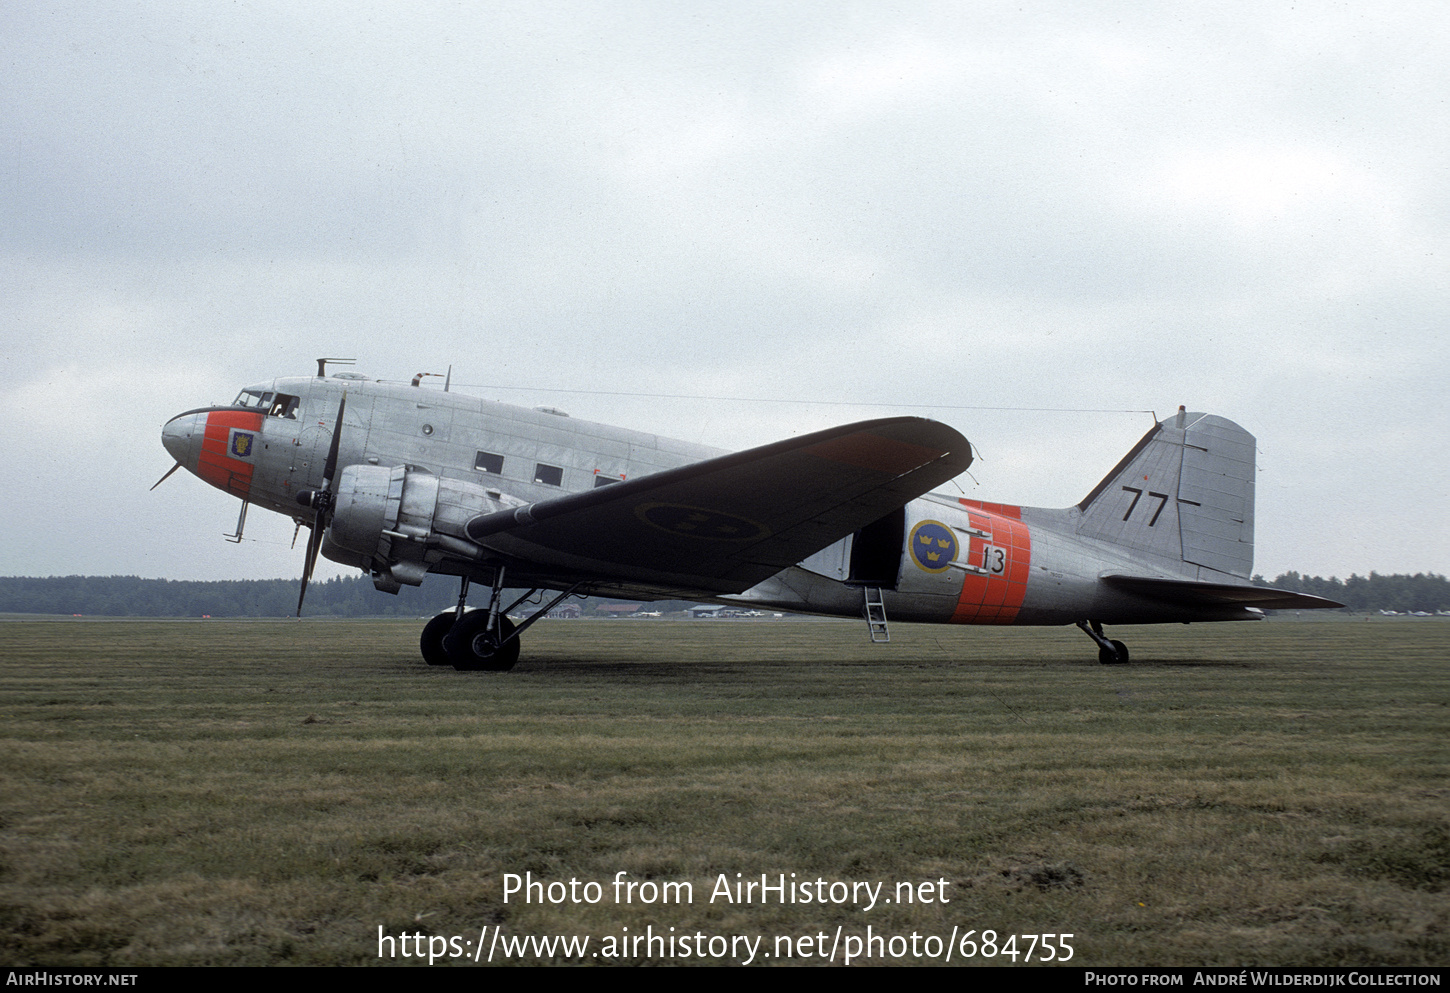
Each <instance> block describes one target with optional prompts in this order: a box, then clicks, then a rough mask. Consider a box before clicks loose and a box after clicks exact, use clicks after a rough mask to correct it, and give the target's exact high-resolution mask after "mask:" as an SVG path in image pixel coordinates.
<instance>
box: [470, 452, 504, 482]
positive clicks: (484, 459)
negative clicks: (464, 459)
mask: <svg viewBox="0 0 1450 993" xmlns="http://www.w3.org/2000/svg"><path fill="white" fill-rule="evenodd" d="M473 467H474V468H475V469H477V470H478V471H479V472H491V473H493V474H494V475H495V476H498V475H502V473H503V456H502V455H495V454H493V452H479V453H478V454H477V455H476V456H474V458H473Z"/></svg>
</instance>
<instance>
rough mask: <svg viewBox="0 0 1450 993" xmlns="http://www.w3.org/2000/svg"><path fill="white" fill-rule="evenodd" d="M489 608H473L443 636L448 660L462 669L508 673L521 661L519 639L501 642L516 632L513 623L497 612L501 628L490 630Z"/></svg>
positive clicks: (461, 670)
mask: <svg viewBox="0 0 1450 993" xmlns="http://www.w3.org/2000/svg"><path fill="white" fill-rule="evenodd" d="M487 627H488V611H486V610H474V611H470V612H468V613H467V614H464V615H463V620H461V621H459V622H458V623H457V624H455V625H453V628H452V630H450V631H449V632H448V634H447V636H446V637H445V638H444V639H443V650H444V651H445V652H446V653H447V654H448V661H449V662H450V663H451V664H452V665H453V668H455V669H457V670H459V671H460V672H479V671H483V672H508V671H509V670H510V669H512V668H513V667H514V663H516V662H518V660H519V640H518V639H517V638H514V639H513V640H512V641H509V642H507V643H506V644H503V646H502V647H500V642H503V640H504V639H505V638H507V637H508V636H509V635H511V634H513V631H514V624H513V621H511V620H509V619H508V618H507V617H505V616H504V615H503V614H499V615H498V630H497V631H488V630H486V628H487Z"/></svg>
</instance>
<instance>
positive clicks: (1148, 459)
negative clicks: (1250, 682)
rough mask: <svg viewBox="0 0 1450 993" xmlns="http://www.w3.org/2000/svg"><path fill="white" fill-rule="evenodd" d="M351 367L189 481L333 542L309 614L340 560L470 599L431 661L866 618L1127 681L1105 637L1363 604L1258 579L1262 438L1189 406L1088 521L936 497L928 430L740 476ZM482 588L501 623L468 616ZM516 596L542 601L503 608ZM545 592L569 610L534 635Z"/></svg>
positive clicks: (458, 662) (221, 418)
mask: <svg viewBox="0 0 1450 993" xmlns="http://www.w3.org/2000/svg"><path fill="white" fill-rule="evenodd" d="M345 361H348V360H338V359H319V360H318V366H317V375H316V376H315V377H313V378H301V377H299V378H292V379H275V380H272V381H271V382H267V383H259V384H257V385H255V386H248V387H246V388H245V389H243V390H242V391H241V393H240V394H239V395H238V396H237V399H236V401H235V402H233V403H232V404H230V405H227V406H224V407H203V408H200V409H197V410H189V411H187V412H185V413H183V414H178V415H177V416H176V417H173V418H172V419H171V420H170V421H168V422H167V424H166V426H165V427H164V428H163V430H162V433H161V440H162V444H164V445H165V446H166V450H167V451H168V452H170V453H171V455H172V457H173V458H175V459H176V462H177V465H176V466H173V467H172V468H171V470H169V471H168V472H167V474H166V476H169V475H170V474H171V473H172V472H175V471H176V469H177V468H185V469H186V470H187V471H189V472H191V473H193V474H195V475H197V476H200V477H201V478H202V479H203V480H205V481H206V482H208V483H210V484H211V485H213V486H215V487H217V488H218V489H222V490H225V491H226V492H228V493H231V494H232V495H234V496H236V497H238V498H240V499H241V501H242V507H241V515H240V516H239V518H238V521H237V533H236V534H235V535H231V536H229V537H231V538H233V539H234V540H240V538H241V533H242V528H243V526H244V524H245V521H246V512H247V508H248V507H249V506H251V505H256V506H260V507H263V508H265V509H267V510H271V511H275V512H276V513H279V514H285V515H286V516H288V517H291V518H293V519H294V520H295V521H296V522H297V525H298V527H299V528H301V527H302V526H304V525H305V526H306V527H308V528H309V529H310V530H311V537H310V538H309V540H308V542H307V551H306V558H305V560H304V565H303V571H302V589H301V593H300V594H299V596H298V598H297V612H298V614H299V615H300V614H301V612H302V601H303V597H305V596H306V593H307V582H308V579H309V578H310V577H311V575H312V570H313V567H314V565H315V564H316V561H317V555H318V553H319V552H321V554H323V555H325V556H327V557H328V558H329V559H331V560H332V561H334V562H340V563H343V564H345V565H352V566H357V567H358V568H360V569H362V570H363V571H365V572H367V573H368V574H369V575H370V576H371V577H372V579H373V583H374V584H375V585H376V586H377V588H378V589H380V590H383V591H386V592H389V593H397V592H398V590H399V589H401V588H402V585H403V584H405V583H406V584H409V585H412V586H417V585H419V584H421V583H422V581H423V577H424V576H425V575H427V574H428V573H430V572H434V573H442V574H445V575H450V576H457V577H459V578H460V580H461V583H460V590H459V594H458V605H457V607H456V608H455V609H450V610H447V611H445V612H443V613H441V614H439V615H438V616H437V617H435V618H433V619H432V620H431V621H429V622H428V624H427V625H426V626H425V627H424V628H423V635H422V652H423V658H424V659H425V660H426V661H427V662H428V663H429V664H430V665H452V666H453V667H454V668H456V669H463V670H477V669H486V670H495V671H502V670H507V669H510V668H512V667H513V665H514V663H515V661H517V659H518V656H519V635H520V634H521V633H522V632H523V630H524V629H525V628H527V627H529V626H530V625H531V624H533V623H534V622H535V621H536V620H538V619H539V618H540V617H542V616H544V614H546V613H547V612H548V611H549V610H550V609H552V608H553V607H554V606H555V605H556V604H557V603H559V602H560V601H561V600H563V599H564V598H566V597H568V596H570V595H573V594H603V595H608V596H617V597H626V598H630V599H636V600H660V599H696V600H707V601H714V602H717V603H729V604H737V605H744V606H746V607H750V608H759V607H770V608H775V609H782V610H789V611H800V612H805V613H813V614H830V615H838V616H845V617H862V616H864V617H865V619H866V622H867V627H868V631H869V634H870V637H871V639H872V640H873V641H886V640H888V639H889V634H888V628H887V615H888V613H889V614H890V616H891V617H892V618H893V619H896V620H900V621H916V622H928V623H948V624H1037V625H1045V624H1076V625H1077V626H1078V627H1080V628H1082V630H1083V632H1084V633H1085V634H1087V636H1088V637H1089V638H1091V639H1092V640H1093V641H1094V642H1095V643H1096V644H1097V646H1098V660H1099V661H1100V662H1103V663H1104V664H1113V663H1123V662H1127V661H1128V649H1127V648H1126V646H1124V644H1123V643H1122V642H1121V641H1114V640H1111V639H1109V638H1108V637H1107V636H1106V635H1105V634H1104V633H1103V625H1104V624H1152V623H1167V622H1183V623H1187V622H1191V621H1237V620H1253V619H1256V618H1260V617H1262V616H1263V614H1262V609H1264V608H1270V609H1286V608H1319V607H1339V606H1342V605H1341V604H1337V603H1335V602H1333V601H1331V600H1324V599H1321V598H1319V597H1313V596H1307V595H1304V594H1299V593H1286V592H1284V591H1281V590H1275V589H1268V588H1265V587H1259V586H1254V585H1253V584H1252V583H1251V582H1250V581H1249V578H1248V577H1249V575H1250V570H1251V568H1252V566H1253V554H1254V472H1255V469H1254V438H1253V436H1252V435H1250V434H1249V433H1248V432H1247V431H1245V430H1244V429H1243V428H1241V427H1239V426H1238V425H1237V424H1234V423H1233V422H1232V421H1228V420H1225V419H1224V418H1222V417H1216V416H1213V415H1211V414H1201V413H1188V412H1186V411H1185V410H1184V409H1183V408H1182V407H1180V408H1179V409H1178V413H1177V414H1176V415H1175V416H1172V417H1169V418H1168V419H1167V420H1164V421H1161V422H1159V423H1158V424H1156V425H1155V426H1154V427H1153V428H1152V430H1150V431H1149V432H1148V433H1147V434H1146V435H1144V436H1143V438H1142V440H1140V441H1139V442H1138V444H1137V445H1135V446H1134V447H1133V450H1132V451H1130V452H1129V453H1128V454H1127V455H1126V456H1124V457H1123V459H1122V461H1121V462H1119V463H1118V465H1117V466H1116V467H1115V468H1114V469H1113V470H1112V471H1111V472H1110V473H1108V475H1107V477H1106V478H1105V479H1103V481H1102V482H1101V483H1099V484H1098V485H1097V486H1096V487H1094V488H1093V491H1092V492H1091V493H1089V494H1088V495H1087V496H1086V497H1085V498H1084V499H1083V500H1082V502H1081V503H1079V504H1077V505H1076V506H1074V507H1067V508H1065V509H1060V510H1052V509H1040V508H1036V507H1016V506H1008V505H1004V504H996V503H983V502H981V501H979V500H970V499H964V498H957V497H951V496H945V495H942V494H937V493H932V492H930V491H931V489H932V488H933V487H936V486H938V485H941V484H943V483H945V482H946V481H948V480H950V479H952V478H953V477H955V476H957V475H958V474H960V473H961V472H963V471H964V470H965V469H966V468H967V467H968V466H969V465H971V462H972V451H971V446H970V445H969V444H968V443H967V440H966V438H964V437H962V436H961V435H960V434H958V433H957V432H956V431H955V430H953V429H952V428H950V427H947V426H946V425H944V424H939V423H936V422H934V421H929V420H925V419H922V418H917V417H890V418H883V419H880V420H871V421H861V422H859V423H856V424H848V425H845V426H844V427H838V428H832V429H830V430H827V431H818V432H815V433H813V434H808V435H803V436H801V437H798V438H792V439H790V440H788V441H782V442H777V443H776V444H773V445H765V446H763V447H761V448H753V449H750V450H749V451H744V452H736V453H734V454H730V453H725V452H721V451H719V450H716V449H711V448H705V447H702V446H699V445H692V444H689V443H686V442H682V441H672V440H670V439H668V438H663V437H659V436H656V435H652V434H644V433H642V432H639V431H631V430H626V429H624V428H616V427H609V426H607V425H603V424H594V423H590V422H587V421H580V420H577V419H574V418H571V417H569V416H568V415H567V414H564V413H563V412H562V411H558V410H554V409H552V408H535V409H532V410H531V409H527V408H523V407H515V406H510V405H508V404H502V403H494V402H490V401H486V400H480V399H475V398H473V397H468V396H463V395H460V394H458V393H454V392H451V391H449V389H448V386H447V384H446V383H445V385H444V388H443V390H441V391H440V390H436V389H422V388H420V387H419V383H420V381H421V376H420V377H415V378H414V380H413V383H412V386H402V385H396V384H389V383H383V382H380V381H376V380H373V379H369V378H367V377H365V376H362V375H359V374H357V373H353V372H341V373H337V372H335V373H333V374H332V375H327V364H328V363H329V362H331V363H339V362H345ZM166 476H163V477H162V479H163V480H164V479H165V478H166ZM158 485H159V482H158ZM153 488H154V487H153ZM474 582H477V583H480V584H485V585H487V587H488V588H489V591H490V593H489V598H488V605H487V607H486V608H484V609H476V610H470V609H468V608H467V606H466V604H467V598H468V590H469V585H470V583H474ZM505 582H507V583H508V585H509V587H510V588H514V589H517V588H528V590H529V592H528V593H526V594H525V595H524V596H523V597H520V598H519V599H517V600H515V601H514V602H513V603H511V604H506V603H504V599H505V597H504V589H505V585H504V584H505ZM541 590H547V591H558V595H557V596H555V597H553V598H552V599H551V600H550V601H549V602H547V603H541V604H540V605H539V606H538V608H537V609H536V610H533V612H532V613H531V614H529V615H528V616H527V619H525V620H523V621H521V622H520V623H519V624H518V625H517V626H515V624H514V622H513V621H512V620H510V618H509V614H511V613H513V612H514V611H515V610H516V609H517V608H519V607H520V606H522V605H523V604H525V603H526V602H530V603H532V602H533V601H532V600H531V598H532V597H533V596H534V594H535V593H538V592H539V591H541ZM539 599H540V600H542V597H541V598H539Z"/></svg>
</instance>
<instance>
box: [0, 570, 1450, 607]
mask: <svg viewBox="0 0 1450 993" xmlns="http://www.w3.org/2000/svg"><path fill="white" fill-rule="evenodd" d="M1254 582H1255V583H1258V584H1260V585H1264V586H1272V587H1274V588H1276V589H1281V590H1292V591H1293V592H1295V593H1310V594H1313V595H1314V596H1322V597H1327V598H1328V599H1330V600H1337V601H1339V602H1340V603H1343V604H1345V605H1346V607H1347V609H1348V610H1351V611H1374V610H1399V611H1410V610H1425V611H1431V612H1433V611H1436V610H1450V580H1447V579H1446V578H1445V577H1444V576H1441V575H1437V574H1435V573H1416V574H1415V575H1413V576H1409V575H1398V574H1397V575H1389V576H1382V575H1380V574H1379V573H1376V572H1371V573H1370V574H1369V575H1368V576H1358V575H1351V576H1350V577H1349V578H1348V579H1345V580H1340V579H1338V578H1335V577H1333V576H1331V577H1330V578H1328V579H1324V578H1322V577H1320V576H1302V575H1300V574H1299V573H1297V572H1286V573H1283V574H1282V575H1280V576H1277V577H1275V578H1274V579H1273V580H1272V581H1270V580H1265V579H1264V577H1263V576H1255V577H1254ZM297 587H298V581H297V580H296V579H236V580H221V581H217V582H193V581H188V580H174V579H142V578H140V577H139V576H47V577H35V576H6V577H0V613H7V614H86V615H98V616H105V617H203V616H211V617H291V616H292V615H293V614H295V613H296V611H297ZM518 592H520V593H522V592H523V591H522V590H520V591H518ZM477 594H478V595H477V596H475V597H474V598H473V599H474V600H475V602H476V603H477V602H481V600H482V597H483V596H484V595H485V591H483V590H478V591H477ZM457 599H458V583H457V580H455V579H452V578H450V577H447V576H428V577H427V578H425V579H424V580H423V585H422V586H418V587H413V586H404V587H403V589H402V591H401V592H400V593H399V594H398V595H397V596H392V595H389V594H387V593H381V592H379V591H378V590H377V589H375V588H374V587H373V583H372V580H370V579H368V578H367V577H366V576H355V577H348V578H341V577H339V578H334V579H329V580H327V581H326V582H314V583H312V584H311V585H309V586H308V588H307V606H306V609H305V610H304V612H303V613H304V615H305V616H308V617H426V616H432V615H433V614H436V613H438V612H439V611H440V610H444V609H445V608H448V607H452V606H453V605H454V604H455V603H456V602H457ZM613 602H618V601H609V600H597V599H593V598H590V599H586V600H585V601H584V605H583V606H584V613H585V614H593V613H595V611H596V608H597V607H598V606H599V605H601V604H603V603H613ZM685 603H686V602H685V601H671V602H669V603H668V604H662V605H657V606H656V607H655V608H652V609H666V610H669V609H680V608H681V607H683V606H684V605H685Z"/></svg>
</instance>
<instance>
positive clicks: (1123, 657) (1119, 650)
mask: <svg viewBox="0 0 1450 993" xmlns="http://www.w3.org/2000/svg"><path fill="white" fill-rule="evenodd" d="M1112 646H1113V647H1112V649H1111V650H1109V649H1107V648H1099V649H1098V661H1099V662H1101V663H1102V664H1103V665H1127V664H1128V646H1127V645H1125V644H1123V643H1122V642H1121V641H1114V642H1112Z"/></svg>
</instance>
